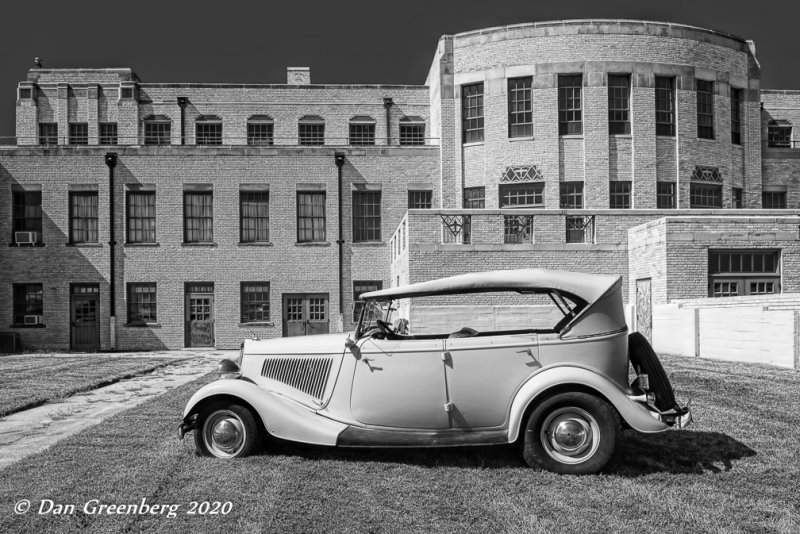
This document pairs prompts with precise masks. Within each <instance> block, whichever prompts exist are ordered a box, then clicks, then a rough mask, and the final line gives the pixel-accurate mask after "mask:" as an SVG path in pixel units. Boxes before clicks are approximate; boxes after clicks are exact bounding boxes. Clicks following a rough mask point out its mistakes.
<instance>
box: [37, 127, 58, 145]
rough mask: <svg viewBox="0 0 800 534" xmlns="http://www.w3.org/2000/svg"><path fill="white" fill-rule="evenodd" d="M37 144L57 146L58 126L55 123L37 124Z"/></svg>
mask: <svg viewBox="0 0 800 534" xmlns="http://www.w3.org/2000/svg"><path fill="white" fill-rule="evenodd" d="M39 144H40V145H57V144H58V124H57V123H55V122H40V123H39Z"/></svg>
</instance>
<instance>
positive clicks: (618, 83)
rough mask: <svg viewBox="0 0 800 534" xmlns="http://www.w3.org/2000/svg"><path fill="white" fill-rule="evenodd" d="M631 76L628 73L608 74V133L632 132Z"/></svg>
mask: <svg viewBox="0 0 800 534" xmlns="http://www.w3.org/2000/svg"><path fill="white" fill-rule="evenodd" d="M630 101H631V77H630V75H628V74H609V75H608V133H609V134H611V135H614V134H629V133H631V121H630Z"/></svg>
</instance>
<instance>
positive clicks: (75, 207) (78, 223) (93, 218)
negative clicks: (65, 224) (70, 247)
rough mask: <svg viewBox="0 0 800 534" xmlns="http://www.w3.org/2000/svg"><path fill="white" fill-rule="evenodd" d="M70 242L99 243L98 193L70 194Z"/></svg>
mask: <svg viewBox="0 0 800 534" xmlns="http://www.w3.org/2000/svg"><path fill="white" fill-rule="evenodd" d="M69 242H70V243H97V242H98V198H97V191H87V192H70V194H69Z"/></svg>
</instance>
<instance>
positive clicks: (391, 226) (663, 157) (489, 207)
mask: <svg viewBox="0 0 800 534" xmlns="http://www.w3.org/2000/svg"><path fill="white" fill-rule="evenodd" d="M433 56H434V57H433V62H432V65H431V67H430V70H429V74H428V77H427V80H426V82H425V84H424V85H402V86H400V85H324V84H312V83H311V78H310V72H309V71H308V69H303V68H290V69H289V70H288V71H287V83H285V84H274V85H240V84H239V85H237V84H183V83H179V84H159V83H148V82H145V81H141V80H139V79H138V78H137V76H136V75H135V73H134V72H133V71H132V70H130V69H41V68H37V69H31V70H30V71H29V72H28V76H27V79H26V80H25V81H23V82H20V84H19V85H18V88H17V95H16V96H17V123H16V133H17V142H16V145H14V146H4V147H0V236H2V235H5V236H7V240H8V245H9V246H8V247H4V248H5V251H4V252H3V254H0V273H2V280H1V281H0V301H2V302H6V303H8V304H7V305H6V306H4V307H3V308H2V309H0V333H3V332H5V333H9V332H10V333H17V334H19V336H20V338H21V340H22V344H23V346H25V347H27V348H58V349H64V348H74V349H108V348H118V349H134V348H151V349H155V348H179V347H183V346H217V347H234V346H236V345H237V343H238V341H239V340H240V339H241V338H242V337H246V336H249V335H250V332H255V333H257V334H258V335H260V336H262V337H273V336H281V335H295V334H303V333H313V332H321V331H334V330H340V329H349V328H352V326H353V322H352V321H353V312H352V311H351V308H352V306H353V301H354V294H357V293H359V292H362V291H366V290H369V289H373V288H376V287H381V286H383V287H386V286H389V285H393V284H398V283H400V284H402V283H409V282H417V281H420V280H423V279H427V278H433V277H438V276H442V275H448V274H456V273H458V272H466V271H473V270H482V269H485V268H508V267H514V266H520V265H524V266H542V267H557V268H572V269H575V270H593V271H597V272H610V273H620V274H623V275H624V276H625V278H626V280H625V282H626V287H630V288H631V291H630V294H631V296H632V295H633V291H638V289H637V288H638V287H639V285H638V284H637V281H638V280H639V279H642V280H644V279H645V278H646V279H648V280H649V279H651V278H652V279H653V282H652V288H653V289H652V293H650V291H651V290H650V289H648V294H647V298H656V299H658V298H661V296H662V294H663V297H664V298H665V299H674V298H690V297H704V296H713V295H719V296H723V295H730V294H737V295H742V294H748V293H765V292H781V291H783V292H787V291H800V287H796V286H797V285H798V283H800V281H799V280H798V278H797V277H796V272H795V265H796V264H797V261H796V259H797V257H796V254H797V252H798V251H797V249H796V246H795V243H794V241H793V238H791V236H790V234H791V232H790V231H789V230H787V224H790V223H788V222H787V221H793V220H794V218H793V217H795V216H797V215H798V214H800V211H798V208H800V150H798V148H800V147H798V146H797V144H796V140H795V136H796V132H794V130H793V124H794V123H795V122H797V121H800V91H785V90H766V89H762V88H761V87H760V69H761V66H760V65H759V63H758V61H757V59H756V56H755V45H754V44H753V43H752V42H749V41H745V40H742V39H740V38H738V37H735V36H732V35H727V34H724V33H720V32H715V31H710V30H705V29H701V28H694V27H689V26H683V25H675V24H666V23H655V22H641V21H614V20H612V21H560V22H546V23H533V24H522V25H515V26H507V27H501V28H490V29H485V30H478V31H472V32H466V33H462V34H457V35H446V36H443V37H442V38H441V39H440V40H439V43H438V46H437V48H436V50H435V51H434V55H433ZM765 68H780V67H779V66H765ZM409 210H410V211H409ZM765 210H766V211H765ZM675 216H681V217H686V216H690V219H688V221H689V222H688V223H687V224H688V225H689V227H691V229H690V230H686V231H689V232H692V233H693V235H701V237H699V238H698V240H699V241H702V243H701V244H699V245H698V246H697V247H694V248H693V249H692V250H694V251H695V255H694V256H692V259H691V262H692V268H691V269H684V268H683V267H682V266H684V265H685V264H684V263H681V262H672V263H670V262H663V267H664V268H663V269H662V267H661V264H657V263H653V262H651V263H650V264H648V265H651V267H652V269H651V270H650V271H648V272H647V273H644V274H643V273H642V269H643V268H644V267H642V265H644V263H647V262H642V261H640V258H639V256H637V254H639V253H640V252H641V253H642V254H651V252H648V251H649V250H650V249H648V248H647V247H651V248H652V250H654V251H656V252H653V254H658V253H661V252H659V251H662V249H664V250H667V249H670V250H671V249H672V248H674V245H673V243H672V242H673V241H676V238H675V237H674V236H675V232H670V231H662V232H660V233H659V231H657V229H658V228H660V226H658V225H659V224H661V225H665V224H666V225H667V226H665V228H666V227H669V228H682V229H683V228H688V227H687V226H686V224H684V225H677V226H676V225H675V224H673V223H665V222H663V221H664V218H665V217H666V218H667V219H666V221H671V220H673V218H674V217H675ZM790 218H791V219H790ZM678 219H680V217H678ZM720 220H723V221H724V220H728V222H727V223H719V221H720ZM657 221H662V222H657ZM654 224H655V225H656V226H655V227H654V226H652V225H654ZM791 224H793V223H791ZM643 225H644V226H643ZM706 225H708V228H707V229H706V230H704V228H705V227H706ZM771 225H772V226H771ZM734 226H735V227H737V228H739V227H741V228H742V232H740V234H737V238H736V239H733V240H726V239H725V238H724V235H725V233H726V232H730V231H731V228H733V227H734ZM773 226H774V227H775V228H777V230H772V231H773V232H778V233H779V234H780V236H779V238H778V237H776V238H775V239H768V238H765V237H764V235H763V234H764V232H766V233H769V232H770V231H771V230H770V229H769V228H771V227H773ZM642 228H644V229H642ZM648 228H650V230H648ZM652 228H656V230H653V229H652ZM748 228H749V230H748ZM629 230H630V233H629ZM704 231H705V232H706V234H703V232H704ZM709 232H710V233H712V234H713V233H714V232H716V234H714V235H717V236H723V237H721V238H719V239H717V238H712V237H709V235H710V234H708V233H709ZM651 235H655V236H656V237H655V238H652V237H647V236H651ZM659 235H660V236H661V238H658V236H659ZM629 236H631V237H629ZM642 236H645V237H642ZM640 238H641V239H644V242H646V243H647V245H646V246H645V245H641V243H640V242H639V241H638V240H640ZM629 239H631V245H630V246H629ZM648 239H650V240H652V239H661V240H662V241H664V240H670V239H671V240H672V241H667V242H665V243H664V245H663V246H662V247H661V248H659V247H658V245H657V244H653V243H651V242H650V241H648ZM704 239H705V241H703V240H704ZM678 240H679V239H678ZM634 241H635V246H634ZM699 241H698V242H699ZM662 252H663V251H662ZM734 257H735V258H737V259H736V261H738V263H736V264H735V265H734V263H733V262H734V260H733V259H732V258H734ZM723 258H724V259H723ZM745 262H749V263H748V265H749V267H748V270H747V271H745V270H744V267H743V265H744V263H745ZM629 268H630V273H631V274H630V276H629V275H628V273H629ZM651 271H652V272H651ZM645 275H646V276H645ZM642 277H645V278H642ZM658 277H665V278H670V281H669V282H663V283H662V282H661V281H659V282H656V278H658ZM682 277H691V280H690V283H687V284H680V283H678V282H677V280H681V279H682ZM770 281H771V282H772V283H771V284H767V283H765V282H770ZM732 284H733V285H732ZM642 287H643V288H644V285H642ZM647 287H648V288H650V284H649V283H648V285H647ZM664 287H673V288H685V289H676V290H674V291H673V290H670V291H672V292H670V291H663V290H662V288H664ZM642 291H644V289H642Z"/></svg>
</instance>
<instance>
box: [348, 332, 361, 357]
mask: <svg viewBox="0 0 800 534" xmlns="http://www.w3.org/2000/svg"><path fill="white" fill-rule="evenodd" d="M344 346H345V347H346V348H347V349H349V350H350V352H352V353H353V356H355V357H356V359H361V349H359V348H358V345H356V342H355V341H353V339H352V338H351V337H350V336H347V339H346V340H345V342H344Z"/></svg>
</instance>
